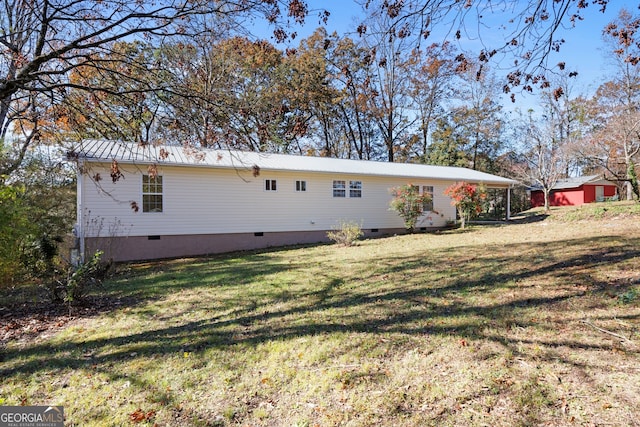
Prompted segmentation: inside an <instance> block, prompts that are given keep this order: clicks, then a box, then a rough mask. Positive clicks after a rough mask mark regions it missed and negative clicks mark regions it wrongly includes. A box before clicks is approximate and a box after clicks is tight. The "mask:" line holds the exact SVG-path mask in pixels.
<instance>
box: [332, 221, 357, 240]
mask: <svg viewBox="0 0 640 427" xmlns="http://www.w3.org/2000/svg"><path fill="white" fill-rule="evenodd" d="M363 235H364V233H363V232H362V228H361V227H360V224H358V223H357V222H354V221H342V222H340V224H339V225H338V226H337V227H335V228H334V229H333V230H331V231H329V232H327V237H328V238H329V239H330V240H332V241H333V242H335V243H337V244H339V245H343V246H352V245H353V244H354V243H355V242H356V241H357V240H358V239H359V238H360V237H362V236H363Z"/></svg>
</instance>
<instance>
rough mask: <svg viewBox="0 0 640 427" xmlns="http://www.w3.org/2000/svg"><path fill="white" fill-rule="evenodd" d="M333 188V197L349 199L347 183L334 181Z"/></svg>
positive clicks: (341, 180) (340, 180)
mask: <svg viewBox="0 0 640 427" xmlns="http://www.w3.org/2000/svg"><path fill="white" fill-rule="evenodd" d="M336 184H337V185H336ZM332 188H333V197H336V198H345V197H347V181H345V180H343V179H334V180H333V186H332Z"/></svg>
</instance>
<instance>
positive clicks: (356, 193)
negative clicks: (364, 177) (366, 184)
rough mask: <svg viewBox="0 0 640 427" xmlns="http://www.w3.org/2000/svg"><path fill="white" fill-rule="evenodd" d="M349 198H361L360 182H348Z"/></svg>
mask: <svg viewBox="0 0 640 427" xmlns="http://www.w3.org/2000/svg"><path fill="white" fill-rule="evenodd" d="M349 197H350V198H351V197H352V198H354V199H361V198H362V181H349Z"/></svg>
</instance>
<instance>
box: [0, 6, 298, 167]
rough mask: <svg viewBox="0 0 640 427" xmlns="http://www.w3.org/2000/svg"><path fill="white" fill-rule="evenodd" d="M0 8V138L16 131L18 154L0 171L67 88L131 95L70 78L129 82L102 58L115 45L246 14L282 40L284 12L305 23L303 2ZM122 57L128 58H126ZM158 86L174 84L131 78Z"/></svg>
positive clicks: (207, 27) (35, 134)
mask: <svg viewBox="0 0 640 427" xmlns="http://www.w3.org/2000/svg"><path fill="white" fill-rule="evenodd" d="M0 7H1V8H2V13H0V45H1V46H2V49H1V50H0V76H1V78H0V138H2V139H3V140H4V139H5V138H6V137H7V136H9V135H10V134H11V133H13V134H14V135H15V134H21V135H20V136H21V138H19V139H18V142H17V145H16V147H15V148H16V152H15V156H14V157H13V158H12V159H11V160H10V161H9V160H5V162H3V164H2V169H1V170H0V174H9V173H11V172H12V171H14V170H15V169H16V168H18V167H19V166H20V164H21V163H22V160H23V158H24V155H25V153H26V150H27V149H28V147H29V146H31V145H32V144H33V143H36V142H39V140H40V134H39V126H40V122H39V120H41V117H42V114H43V112H44V111H45V110H46V109H47V108H48V107H49V106H51V105H55V104H56V103H57V102H59V100H60V99H61V98H62V97H63V96H64V94H65V91H66V90H68V89H70V88H76V89H82V90H86V91H87V93H95V92H96V91H104V92H107V93H112V94H119V95H126V94H127V93H129V90H128V89H127V85H126V84H123V85H122V86H123V88H122V89H114V88H112V87H95V86H90V85H83V84H82V83H81V82H78V81H76V82H72V81H71V80H70V79H69V74H70V72H71V71H73V70H78V69H80V68H83V69H92V70H95V71H96V72H98V73H118V74H117V77H118V78H119V79H121V80H122V81H123V82H124V81H126V80H130V79H131V78H132V77H131V75H129V74H128V73H126V72H124V69H126V67H125V68H124V69H120V70H118V71H117V70H114V69H113V67H106V66H105V64H104V62H103V61H104V58H105V57H108V58H109V60H110V61H113V60H114V59H116V60H117V58H115V57H114V55H116V54H117V52H115V51H113V49H112V48H113V45H114V43H116V42H119V41H132V40H136V39H138V40H143V41H155V42H156V43H162V42H163V41H164V40H166V39H167V38H171V37H177V36H179V37H183V36H186V35H197V34H200V33H204V32H209V31H212V29H213V28H215V26H216V22H218V21H220V20H223V19H234V18H237V19H241V18H243V17H249V16H251V15H253V16H257V15H259V16H261V17H263V18H264V19H266V20H268V21H269V22H271V23H273V24H274V25H275V34H276V37H279V38H284V37H286V34H287V33H286V32H285V31H284V29H283V27H282V25H279V23H281V22H282V21H281V18H283V17H284V18H287V17H289V18H291V19H294V20H295V21H298V22H302V20H304V18H305V16H306V15H307V14H308V9H307V5H306V4H305V3H304V1H303V0H267V1H259V0H222V1H214V0H187V1H178V0H166V1H161V2H141V1H127V0H111V1H101V2H94V1H88V0H59V1H52V0H34V1H14V0H3V1H2V4H1V5H0ZM281 7H282V8H284V10H285V12H282V11H281ZM121 61H122V62H123V63H127V58H125V57H123V58H121ZM128 63H129V64H130V66H131V67H134V68H143V69H144V68H148V73H147V74H152V73H153V72H155V71H157V70H159V69H161V67H157V66H154V64H148V63H133V62H128ZM135 75H138V76H139V75H142V74H140V73H135ZM138 83H145V82H138ZM157 89H164V90H170V89H171V88H168V87H167V88H158V87H156V86H155V83H153V84H150V85H149V86H148V87H144V85H141V84H136V85H135V89H133V90H134V91H141V90H145V91H153V90H157ZM16 123H17V125H16Z"/></svg>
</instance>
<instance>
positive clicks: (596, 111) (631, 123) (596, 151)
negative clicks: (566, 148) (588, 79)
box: [575, 9, 640, 200]
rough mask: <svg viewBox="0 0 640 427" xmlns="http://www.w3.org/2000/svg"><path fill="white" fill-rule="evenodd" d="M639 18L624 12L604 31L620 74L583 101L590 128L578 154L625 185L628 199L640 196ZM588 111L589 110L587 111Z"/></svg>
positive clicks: (586, 119) (616, 74)
mask: <svg viewBox="0 0 640 427" xmlns="http://www.w3.org/2000/svg"><path fill="white" fill-rule="evenodd" d="M639 28H640V17H637V16H632V15H631V14H630V13H629V12H628V11H626V10H624V9H623V10H621V11H620V13H619V15H618V18H617V19H616V20H614V21H613V22H611V23H609V24H608V25H607V26H606V28H605V30H604V38H605V41H607V43H608V45H609V47H610V52H611V55H612V59H613V61H614V64H615V66H616V70H617V73H615V74H614V75H613V78H612V80H610V81H608V82H605V83H603V84H602V85H600V87H599V88H598V90H597V91H596V94H595V96H594V97H593V98H592V99H591V100H585V102H584V105H585V107H583V108H584V110H585V114H584V117H585V119H584V121H585V122H587V123H589V124H590V129H587V130H586V131H585V136H584V138H583V139H582V141H581V142H580V143H579V144H577V145H576V147H575V151H576V152H577V153H578V155H579V156H580V157H581V158H582V159H585V160H586V161H587V162H589V163H591V164H592V165H594V166H597V167H599V168H602V169H604V170H605V171H606V172H607V174H608V175H609V176H608V177H607V178H608V179H611V180H613V181H618V182H621V183H624V187H626V198H627V199H628V200H632V199H633V196H634V194H635V195H636V197H640V188H639V187H640V186H639V184H638V176H637V168H638V166H639V165H640V70H639V69H638V64H639V63H640V39H639V38H638V37H636V33H637V31H638V29H639ZM587 107H588V108H587Z"/></svg>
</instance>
